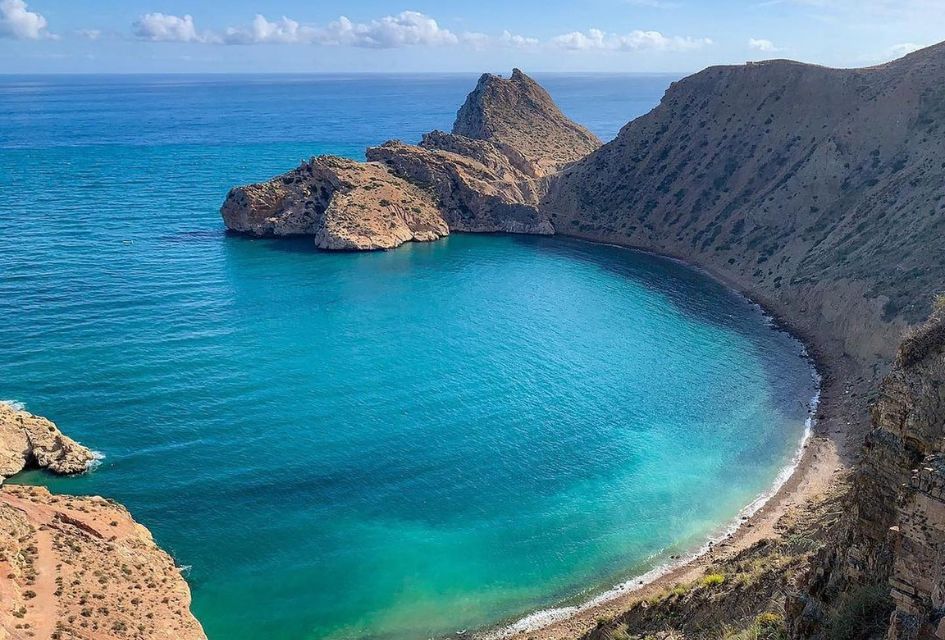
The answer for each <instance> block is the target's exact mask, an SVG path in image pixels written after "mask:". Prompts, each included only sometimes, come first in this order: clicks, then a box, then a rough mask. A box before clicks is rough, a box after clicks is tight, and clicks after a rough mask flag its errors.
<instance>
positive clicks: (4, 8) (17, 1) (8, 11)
mask: <svg viewBox="0 0 945 640" xmlns="http://www.w3.org/2000/svg"><path fill="white" fill-rule="evenodd" d="M46 27H47V23H46V18H44V17H43V16H42V15H41V14H39V13H36V12H35V11H30V10H29V9H28V8H27V6H26V3H25V2H23V0H0V38H14V39H16V40H39V39H40V38H55V36H53V35H52V34H51V33H49V32H48V31H47V30H46Z"/></svg>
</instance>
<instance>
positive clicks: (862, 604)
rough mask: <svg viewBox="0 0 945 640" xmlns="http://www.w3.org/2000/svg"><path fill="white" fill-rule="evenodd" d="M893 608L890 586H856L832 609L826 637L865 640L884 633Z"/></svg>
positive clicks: (841, 639) (834, 639)
mask: <svg viewBox="0 0 945 640" xmlns="http://www.w3.org/2000/svg"><path fill="white" fill-rule="evenodd" d="M892 607H893V603H892V598H891V597H890V595H889V587H888V586H887V585H885V584H873V585H865V586H860V587H855V588H853V589H851V590H849V591H847V592H846V593H844V594H843V595H842V596H841V597H840V598H839V600H838V601H837V604H836V606H835V607H834V609H833V610H832V611H831V612H830V616H829V620H828V625H827V637H828V638H829V639H830V640H864V639H866V638H870V637H873V636H875V635H884V633H885V629H886V626H887V623H888V621H889V614H890V613H891V612H892Z"/></svg>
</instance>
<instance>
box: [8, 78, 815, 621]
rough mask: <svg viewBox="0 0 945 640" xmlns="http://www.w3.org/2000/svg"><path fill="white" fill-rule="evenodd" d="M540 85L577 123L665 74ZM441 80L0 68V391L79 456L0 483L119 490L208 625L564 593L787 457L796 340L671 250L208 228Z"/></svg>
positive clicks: (626, 565)
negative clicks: (248, 186)
mask: <svg viewBox="0 0 945 640" xmlns="http://www.w3.org/2000/svg"><path fill="white" fill-rule="evenodd" d="M540 79H541V80H544V81H545V82H546V84H547V85H548V86H549V87H550V88H551V90H552V93H553V95H555V97H556V98H558V99H559V101H560V102H561V103H562V104H563V105H564V107H565V109H566V110H567V111H568V112H569V113H570V114H571V115H572V116H574V117H575V118H576V119H578V120H581V121H585V122H590V123H592V126H593V127H594V128H595V130H596V131H597V132H599V133H600V134H601V135H603V136H605V137H607V136H611V135H613V134H614V132H615V131H616V130H617V128H618V127H619V126H620V125H621V124H623V122H624V121H625V120H628V119H630V118H631V117H633V116H635V115H638V113H640V112H642V111H644V110H645V109H646V108H648V107H649V106H651V105H652V104H654V103H655V102H656V101H657V100H658V98H659V95H660V92H661V91H662V89H663V88H665V86H666V84H668V82H669V81H670V78H653V77H642V78H641V77H632V76H625V77H619V78H610V77H600V76H555V77H548V78H540ZM473 81H474V78H470V77H458V76H442V77H441V76H430V77H424V76H420V77H403V78H389V77H367V78H364V77H361V78H358V77H355V78H345V77H307V78H306V77H290V78H287V77H278V78H251V79H240V80H233V79H225V78H212V77H211V78H78V79H67V78H52V79H49V78H46V79H42V78H39V79H37V78H33V79H11V78H6V79H2V80H0V122H4V123H10V125H9V126H4V127H0V221H2V223H3V227H4V233H3V234H0V398H8V399H13V400H17V401H20V402H23V403H25V404H26V406H27V408H28V409H30V410H32V411H34V412H36V413H40V414H44V415H48V416H49V417H50V418H52V419H54V420H55V421H56V422H57V423H58V424H59V425H60V426H61V427H62V428H63V429H64V430H65V431H67V432H68V433H69V434H70V435H72V436H74V437H76V438H77V439H79V440H81V441H82V442H84V443H86V444H88V445H90V446H92V447H93V448H95V449H97V450H100V451H101V452H103V453H104V454H105V456H106V457H105V459H104V461H103V464H102V465H101V466H100V467H99V468H98V469H97V470H96V471H94V472H93V473H91V474H88V475H85V476H82V477H79V478H67V479H60V478H51V477H47V476H45V475H41V474H36V473H33V474H26V475H25V476H24V477H22V478H21V479H20V480H22V481H29V482H41V483H43V484H46V485H48V486H50V487H52V488H54V489H55V490H58V491H68V492H72V493H83V494H87V493H95V494H101V495H105V496H109V497H113V498H115V499H117V500H119V501H121V502H123V503H124V504H126V505H127V506H128V507H129V508H130V509H131V511H132V512H133V513H134V515H135V516H136V518H137V519H138V520H139V521H141V522H142V523H144V524H145V525H147V526H148V527H149V528H150V529H151V530H152V532H153V533H154V535H155V538H156V539H157V540H158V542H159V543H160V544H162V545H163V546H164V547H165V548H166V549H168V550H169V551H170V552H171V553H172V554H173V555H174V556H175V558H176V559H177V560H178V562H179V563H180V564H181V565H186V566H188V567H190V569H189V571H188V572H187V575H188V579H189V581H190V584H191V587H192V590H193V596H194V606H193V608H194V612H195V613H196V614H197V616H198V617H199V618H200V619H201V621H202V623H203V624H204V626H205V628H206V630H207V632H208V635H209V636H210V638H211V639H213V640H229V639H236V640H240V639H250V638H272V639H277V640H278V639H308V638H354V637H375V638H391V639H397V640H399V639H402V638H403V639H405V638H417V637H430V636H436V635H446V634H452V633H453V632H455V631H458V630H462V629H474V628H480V627H483V626H488V625H491V624H495V623H499V622H503V621H511V620H514V619H516V618H517V617H519V616H521V615H523V614H525V613H528V612H531V611H534V610H536V609H541V608H544V607H549V606H553V605H555V604H558V603H561V602H564V601H570V602H573V601H576V600H579V599H581V598H582V597H587V596H590V595H592V594H594V593H597V592H599V591H600V590H601V589H605V588H607V587H609V586H610V585H612V584H614V583H616V582H619V581H621V580H624V579H627V578H629V577H631V576H633V575H636V574H639V573H642V572H643V571H646V570H647V569H649V568H651V567H652V566H654V565H656V564H659V563H660V562H661V561H662V560H663V559H664V558H665V557H666V555H668V554H671V553H679V552H682V551H685V550H688V549H691V548H693V547H695V546H698V545H699V544H700V543H701V542H703V541H704V540H705V539H706V537H707V536H708V535H710V534H712V533H713V532H715V531H717V530H718V528H719V527H720V526H721V525H722V524H723V523H725V522H727V521H728V520H730V519H731V518H733V517H734V516H735V515H736V514H737V513H738V511H739V510H740V509H741V508H742V507H743V506H744V505H746V504H747V503H749V502H750V501H751V500H752V499H753V498H754V497H755V496H756V495H758V494H759V493H761V492H763V491H764V490H765V489H766V488H767V487H769V486H770V485H771V483H772V482H773V480H774V478H775V477H776V475H777V474H778V471H779V470H780V469H781V468H783V467H784V466H785V465H786V464H788V462H789V461H790V459H791V456H792V454H793V451H794V449H795V447H796V446H797V442H798V440H799V438H800V437H801V434H802V432H803V428H804V420H805V418H806V416H807V409H806V404H807V402H808V401H809V399H810V398H811V396H812V395H813V393H814V391H815V389H814V383H813V381H812V379H811V370H810V367H809V365H808V363H807V361H806V360H804V359H803V358H802V357H800V353H801V347H800V345H799V344H798V343H796V342H795V341H794V340H793V339H791V338H790V337H788V336H787V335H785V334H783V333H780V332H777V331H775V330H774V329H772V328H771V327H770V326H769V323H768V322H766V321H765V319H764V317H763V316H762V314H761V313H760V311H759V310H758V309H757V308H755V307H754V306H752V305H750V304H749V303H748V302H747V301H745V300H743V299H741V298H739V297H738V296H736V295H734V294H732V293H731V292H729V291H727V290H725V289H724V288H722V287H721V286H719V285H717V284H715V283H713V282H711V281H709V280H707V279H706V278H705V277H704V276H702V275H701V274H699V273H696V272H694V271H692V270H689V269H687V268H685V267H684V266H681V265H679V264H677V263H673V262H670V261H667V260H663V259H659V258H654V257H650V256H646V255H642V254H638V253H634V252H630V251H625V250H621V249H617V248H613V247H601V246H594V245H590V244H586V243H580V242H577V241H571V240H567V239H558V238H530V237H515V236H469V235H457V236H452V237H450V238H448V239H445V240H443V241H441V242H437V243H433V244H424V245H407V246H405V247H403V248H401V249H398V250H396V251H392V252H387V253H374V254H325V253H318V252H315V251H313V250H312V247H311V244H310V243H308V242H306V241H302V240H300V241H294V240H293V241H270V240H249V239H246V238H240V237H232V236H227V235H226V234H225V233H224V232H223V228H222V224H221V222H220V220H219V215H218V213H217V207H218V206H219V203H220V201H221V200H222V197H223V195H224V194H225V192H226V190H227V188H228V187H229V186H230V185H231V184H236V183H240V182H245V181H248V180H254V179H260V178H265V177H268V176H269V175H271V174H274V173H276V172H279V171H282V170H285V169H287V168H289V167H291V166H292V165H293V164H294V163H295V162H296V161H297V160H298V159H299V158H301V157H303V156H304V155H309V154H312V153H318V152H328V151H331V152H335V153H344V154H348V155H352V156H358V155H359V153H360V149H361V148H362V147H363V146H364V145H366V144H368V143H373V142H378V141H380V140H382V139H384V138H386V137H402V138H405V139H408V140H413V139H416V138H417V137H418V136H419V133H420V132H422V131H424V130H428V129H432V128H446V127H448V126H449V124H450V121H451V118H452V113H453V111H454V110H455V107H456V105H458V104H459V102H460V101H461V100H462V97H463V94H464V93H465V92H466V91H467V90H468V88H469V87H470V86H471V83H472V82H473ZM300 123H301V124H300Z"/></svg>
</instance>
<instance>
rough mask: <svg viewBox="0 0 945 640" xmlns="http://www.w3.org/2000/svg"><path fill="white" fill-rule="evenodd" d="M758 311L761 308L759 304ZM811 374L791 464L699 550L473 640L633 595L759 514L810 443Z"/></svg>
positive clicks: (816, 399) (493, 639) (496, 639)
mask: <svg viewBox="0 0 945 640" xmlns="http://www.w3.org/2000/svg"><path fill="white" fill-rule="evenodd" d="M759 308H761V307H760V305H759ZM764 316H765V317H766V318H770V319H771V322H772V323H774V318H772V317H771V316H769V315H768V314H767V313H764ZM798 342H800V341H798ZM801 348H802V351H801V353H802V355H803V357H804V358H806V359H808V360H810V358H809V357H808V355H807V349H806V347H804V346H803V343H801ZM811 375H812V377H813V379H814V383H815V385H816V392H815V393H814V396H813V397H812V398H811V399H810V402H809V403H808V411H807V419H806V420H805V421H804V433H803V434H802V435H801V439H800V442H799V443H798V446H797V449H796V450H795V452H794V455H793V456H792V457H791V461H790V462H789V463H788V464H787V465H785V466H784V468H782V469H781V471H779V472H778V475H777V476H776V477H775V479H774V483H773V484H772V485H771V486H770V487H769V488H768V490H767V491H765V492H764V493H762V494H761V495H759V496H758V497H757V498H755V499H754V500H753V501H752V502H750V503H749V504H748V505H747V506H745V507H744V508H743V509H742V510H741V511H739V512H738V515H736V516H735V518H734V519H732V520H731V521H729V522H728V524H726V525H725V526H724V527H723V528H722V529H721V530H720V531H719V532H718V533H715V534H714V535H712V536H710V537H709V539H708V540H706V541H705V543H704V544H703V545H702V546H701V547H699V548H698V549H697V550H695V551H693V552H690V553H689V554H686V555H683V556H679V557H678V558H676V559H674V560H671V561H669V562H664V563H662V564H660V565H657V566H656V567H654V568H652V569H650V570H649V571H647V572H646V573H644V574H642V575H639V576H636V577H634V578H631V579H629V580H626V581H625V582H621V583H620V584H616V585H614V586H613V587H611V588H610V589H608V590H607V591H604V592H603V593H601V594H599V595H597V596H594V597H593V598H591V599H590V600H587V601H585V602H583V603H582V604H579V605H573V606H565V607H553V608H551V609H542V610H540V611H536V612H534V613H531V614H529V615H527V616H525V617H524V618H521V619H520V620H518V621H517V622H514V623H512V624H510V625H508V626H505V627H501V628H497V629H492V630H490V631H485V632H483V633H480V634H476V637H477V638H481V639H482V640H503V639H505V638H510V637H512V636H514V635H516V634H519V633H528V632H532V631H537V630H539V629H543V628H544V627H547V626H550V625H552V624H554V623H556V622H561V621H562V620H567V619H568V618H571V617H573V616H575V615H577V614H579V613H582V612H584V611H587V610H589V609H593V608H594V607H597V606H599V605H602V604H605V603H607V602H610V601H612V600H616V599H617V598H619V597H621V596H623V595H625V594H628V593H633V592H634V591H639V590H640V589H643V588H644V587H646V586H647V585H649V584H652V583H653V582H655V581H656V580H658V579H660V578H662V577H663V576H665V575H666V574H668V573H671V572H672V571H674V570H676V569H678V568H680V567H683V566H685V565H687V564H689V563H690V562H692V561H693V560H696V559H697V558H699V557H700V556H703V555H705V554H706V553H708V552H709V551H710V550H711V549H712V547H714V546H715V545H716V544H718V543H720V542H724V541H725V540H726V539H728V538H729V537H731V536H732V534H734V533H735V532H736V531H737V530H738V528H739V527H741V525H742V524H743V523H744V522H745V521H746V520H747V519H748V518H750V517H751V516H753V515H755V514H756V513H758V511H760V510H761V508H762V507H764V506H765V504H767V503H768V501H769V500H771V498H773V497H774V496H775V495H777V493H778V492H779V491H780V490H781V488H782V487H784V485H785V484H787V482H788V480H790V479H791V476H793V475H794V472H795V471H797V467H798V466H799V465H800V463H801V459H802V458H803V457H804V450H805V449H806V448H807V443H808V441H809V440H810V437H811V434H812V433H813V430H814V424H815V422H816V419H817V406H818V405H819V404H820V384H821V381H822V378H821V375H820V374H819V373H818V372H817V368H816V367H815V366H814V363H813V362H811ZM658 555H662V552H660V554H658ZM658 555H657V556H651V557H650V558H649V559H653V558H655V557H658Z"/></svg>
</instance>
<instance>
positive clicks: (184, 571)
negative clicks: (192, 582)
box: [177, 564, 194, 578]
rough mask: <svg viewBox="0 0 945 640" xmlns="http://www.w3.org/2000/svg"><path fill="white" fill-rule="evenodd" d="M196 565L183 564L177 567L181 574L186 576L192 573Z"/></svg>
mask: <svg viewBox="0 0 945 640" xmlns="http://www.w3.org/2000/svg"><path fill="white" fill-rule="evenodd" d="M193 568H194V565H192V564H182V565H180V566H179V567H177V570H178V571H180V574H181V575H182V576H184V577H185V578H186V577H187V576H189V575H190V572H191V571H192V570H193Z"/></svg>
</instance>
